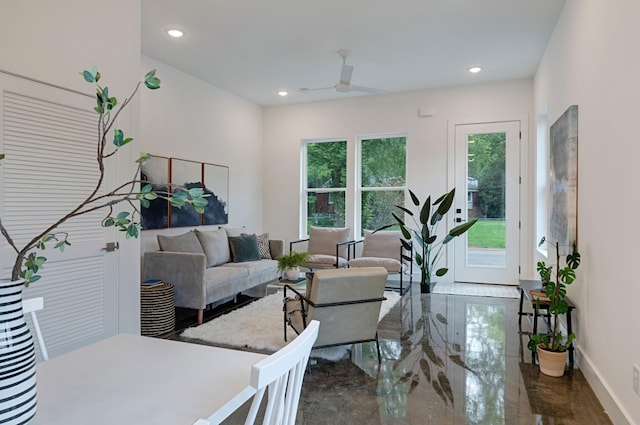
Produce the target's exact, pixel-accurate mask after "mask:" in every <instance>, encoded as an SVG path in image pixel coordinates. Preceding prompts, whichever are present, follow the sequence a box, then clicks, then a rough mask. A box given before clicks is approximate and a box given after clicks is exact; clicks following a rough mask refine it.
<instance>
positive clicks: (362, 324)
mask: <svg viewBox="0 0 640 425" xmlns="http://www.w3.org/2000/svg"><path fill="white" fill-rule="evenodd" d="M386 281H387V271H386V270H385V269H384V268H382V267H362V268H357V269H326V270H318V271H316V272H315V273H314V274H313V278H312V279H311V281H310V285H309V282H308V283H307V289H306V294H301V293H300V292H299V291H298V290H296V288H293V287H291V286H289V285H287V286H285V291H284V296H285V307H284V338H285V341H286V340H287V328H288V327H289V326H290V327H291V328H292V329H293V330H294V331H295V332H296V333H297V334H300V333H301V332H302V331H303V330H304V329H305V327H306V326H307V324H308V323H310V322H311V320H318V321H319V322H320V331H319V334H318V339H317V340H316V342H315V344H314V346H313V347H314V348H323V347H332V346H336V345H346V344H357V343H362V342H368V341H375V342H376V349H377V351H378V360H379V361H380V359H381V356H380V345H379V343H378V332H377V330H378V318H379V316H380V306H381V305H382V301H384V300H385V299H386V298H384V285H385V283H386ZM309 286H311V287H310V288H309ZM289 291H292V292H293V293H295V297H294V298H289V297H288V296H287V292H288V293H289V295H293V294H292V293H291V292H289Z"/></svg>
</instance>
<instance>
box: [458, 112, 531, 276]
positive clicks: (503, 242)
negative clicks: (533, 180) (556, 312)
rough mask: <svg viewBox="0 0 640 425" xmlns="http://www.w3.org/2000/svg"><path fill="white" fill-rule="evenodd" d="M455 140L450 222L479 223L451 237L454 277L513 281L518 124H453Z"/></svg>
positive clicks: (516, 254) (516, 246)
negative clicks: (457, 236)
mask: <svg viewBox="0 0 640 425" xmlns="http://www.w3.org/2000/svg"><path fill="white" fill-rule="evenodd" d="M455 144H456V145H455V180H456V181H455V187H456V188H457V191H456V192H457V195H458V196H456V198H457V199H456V200H455V206H454V208H455V215H454V217H455V221H456V223H455V225H457V224H459V223H461V222H463V221H466V220H470V219H474V218H476V219H478V222H477V223H476V224H475V225H474V226H473V227H472V228H471V229H469V231H468V232H467V233H466V234H464V235H462V236H461V237H459V238H457V239H456V240H455V248H454V252H455V260H454V264H455V268H454V278H455V280H456V281H461V282H475V283H500V284H514V285H515V284H517V283H518V261H519V220H520V218H519V216H520V208H519V188H520V184H519V182H520V173H519V157H520V153H519V150H520V149H519V146H520V123H519V122H518V121H510V122H499V123H486V124H465V125H456V127H455ZM463 194H464V195H463ZM461 195H463V196H461Z"/></svg>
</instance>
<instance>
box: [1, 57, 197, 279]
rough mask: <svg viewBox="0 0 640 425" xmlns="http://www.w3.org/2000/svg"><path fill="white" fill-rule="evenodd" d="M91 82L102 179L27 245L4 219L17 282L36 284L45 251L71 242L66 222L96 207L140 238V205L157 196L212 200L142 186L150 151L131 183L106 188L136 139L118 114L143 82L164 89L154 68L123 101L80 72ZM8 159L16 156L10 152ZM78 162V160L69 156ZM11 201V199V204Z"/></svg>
mask: <svg viewBox="0 0 640 425" xmlns="http://www.w3.org/2000/svg"><path fill="white" fill-rule="evenodd" d="M80 74H81V75H82V77H83V78H84V80H85V81H86V82H87V83H90V84H93V85H94V86H95V88H96V106H95V107H94V111H95V112H96V113H97V114H98V120H97V126H96V130H97V150H96V152H97V153H96V166H97V168H98V178H97V179H96V181H95V182H94V186H93V188H92V187H91V186H89V189H88V195H87V196H86V198H85V199H84V200H82V201H81V202H80V203H79V204H78V205H77V206H75V207H73V208H72V209H71V210H70V211H69V212H68V213H67V214H65V215H63V216H62V217H60V218H59V219H57V220H56V221H54V222H53V223H52V224H50V225H48V226H46V227H44V228H43V229H37V230H34V236H33V238H32V239H31V240H29V241H28V242H27V243H25V244H24V245H23V246H19V245H18V244H17V242H16V241H14V239H13V238H12V237H11V234H10V231H9V229H7V228H6V227H5V226H4V225H3V223H2V220H1V219H0V232H1V233H2V236H3V237H4V238H5V239H6V241H7V242H8V244H9V245H10V246H11V248H12V249H13V250H14V251H15V253H16V260H15V263H14V265H13V269H12V272H11V279H12V280H17V279H19V278H23V279H24V281H25V285H27V286H28V285H29V283H33V282H35V281H37V280H39V279H40V278H41V276H40V275H39V274H38V272H39V271H40V269H42V268H43V266H44V264H45V262H46V261H47V258H46V257H44V256H43V255H41V253H40V251H42V250H44V249H45V248H47V247H49V246H51V245H53V248H54V249H59V250H60V251H64V249H65V247H67V246H68V245H70V242H69V235H68V233H66V232H60V231H56V229H58V228H59V227H60V226H61V225H62V224H64V223H66V222H67V221H68V220H70V219H72V218H75V217H78V216H81V215H83V214H87V213H90V212H93V211H96V210H100V209H103V208H104V209H106V210H107V214H106V217H105V218H104V220H103V221H102V226H103V227H115V228H116V229H117V230H119V231H122V232H124V233H125V236H126V238H137V237H138V235H139V231H140V223H139V216H140V211H139V210H138V203H140V205H142V206H143V207H144V206H148V205H149V202H150V201H152V200H154V199H158V198H160V199H165V200H167V201H168V202H170V203H171V205H172V206H175V207H178V208H181V207H182V206H184V205H185V204H191V205H192V206H193V207H194V208H195V210H196V211H198V212H199V213H201V214H202V213H203V212H204V207H205V206H206V205H207V203H208V202H207V200H206V199H205V197H206V196H207V195H205V194H204V192H203V190H202V189H201V188H194V189H186V188H181V187H176V186H174V187H173V188H172V193H169V192H159V191H153V190H152V185H151V184H145V185H144V186H142V187H141V188H140V187H139V186H140V183H141V182H140V180H139V179H138V178H137V176H139V175H140V167H141V166H142V164H144V163H145V162H146V161H147V160H148V159H149V155H148V154H147V153H144V152H143V153H141V154H140V157H139V158H138V160H137V161H136V162H137V164H138V166H137V169H136V171H135V173H134V177H133V178H132V179H131V180H129V181H127V182H126V183H122V184H119V185H118V186H117V187H115V188H111V189H109V188H104V187H103V183H104V179H105V167H106V164H107V163H108V160H109V158H111V159H112V160H113V159H114V158H116V156H115V155H116V154H117V153H118V151H119V149H120V148H121V147H123V146H125V145H127V144H129V143H131V142H132V141H133V139H132V138H131V137H126V136H125V134H124V132H123V131H122V130H121V129H119V128H117V127H116V124H117V122H118V116H119V115H120V113H121V112H122V111H123V110H124V108H125V107H126V106H127V105H128V104H129V102H130V101H131V99H132V98H133V97H134V96H135V95H136V93H137V92H138V89H139V88H140V86H141V85H144V86H145V87H147V88H148V89H150V90H155V89H158V88H160V79H159V78H158V77H156V71H155V70H153V71H150V72H148V73H147V74H146V75H145V76H144V78H143V79H142V80H141V81H139V82H138V84H137V85H136V86H135V89H134V90H133V92H132V93H131V95H130V96H129V97H128V98H125V99H124V100H123V101H122V103H119V102H118V100H117V99H116V98H115V97H113V96H111V94H110V93H109V88H108V87H106V86H105V87H102V86H101V85H100V78H101V75H100V73H99V72H98V70H97V68H96V67H95V66H94V67H93V68H92V69H91V70H90V71H84V72H81V73H80ZM108 139H110V140H111V142H112V144H113V146H111V147H109V146H108V144H107V140H108ZM2 159H5V154H0V160H2ZM6 160H7V161H10V160H11V158H10V156H8V157H7V158H6ZM69 161H73V159H69ZM7 201H9V202H10V200H5V203H6V202H7ZM120 203H125V204H128V205H129V206H130V207H131V208H132V210H133V213H129V212H126V211H123V212H120V213H116V212H115V211H114V209H115V206H116V205H118V204H120Z"/></svg>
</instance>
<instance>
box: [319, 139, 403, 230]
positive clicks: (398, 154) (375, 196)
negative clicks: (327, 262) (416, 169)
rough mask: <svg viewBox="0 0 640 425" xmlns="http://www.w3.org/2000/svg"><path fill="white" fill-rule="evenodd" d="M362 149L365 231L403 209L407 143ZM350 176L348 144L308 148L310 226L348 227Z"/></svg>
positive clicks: (369, 142)
mask: <svg viewBox="0 0 640 425" xmlns="http://www.w3.org/2000/svg"><path fill="white" fill-rule="evenodd" d="M360 145H361V152H360V159H361V175H360V178H361V182H362V195H361V198H360V201H361V219H362V221H361V224H362V226H361V228H362V229H366V230H374V229H377V228H378V227H380V226H382V225H384V224H385V223H386V222H387V219H388V217H389V216H390V214H391V212H392V211H393V209H394V208H395V207H394V206H395V205H404V192H405V186H406V138H405V137H387V138H376V139H365V140H362V141H361V144H360ZM346 177H347V142H346V141H327V142H313V143H308V144H307V227H308V226H311V225H313V226H320V227H343V226H345V201H346V200H345V195H346ZM314 189H316V190H314ZM323 189H324V190H323Z"/></svg>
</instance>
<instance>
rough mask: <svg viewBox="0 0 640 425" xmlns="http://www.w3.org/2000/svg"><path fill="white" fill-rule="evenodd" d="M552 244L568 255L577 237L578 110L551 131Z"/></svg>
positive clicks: (567, 114)
mask: <svg viewBox="0 0 640 425" xmlns="http://www.w3.org/2000/svg"><path fill="white" fill-rule="evenodd" d="M549 143H550V179H549V196H550V205H551V212H550V220H549V221H550V223H549V230H550V232H549V236H550V242H552V243H555V242H556V241H557V242H558V243H559V245H560V251H561V252H560V254H561V255H564V254H567V253H568V252H569V249H570V247H571V245H572V244H573V242H574V241H575V242H577V237H578V106H577V105H572V106H570V107H569V108H568V109H567V110H566V111H565V112H564V113H563V114H562V116H560V118H558V120H557V121H556V122H555V123H554V124H553V125H552V126H551V128H550V138H549Z"/></svg>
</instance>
